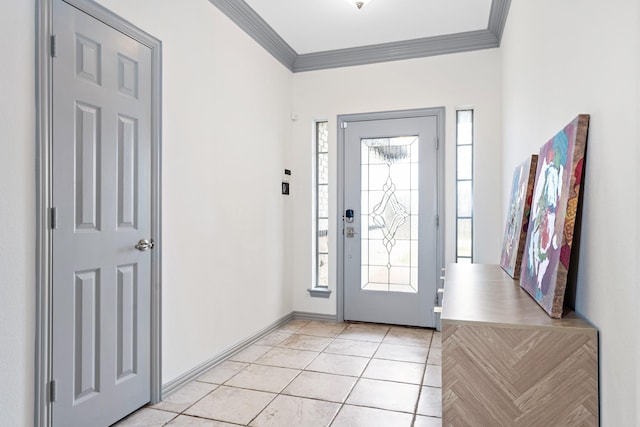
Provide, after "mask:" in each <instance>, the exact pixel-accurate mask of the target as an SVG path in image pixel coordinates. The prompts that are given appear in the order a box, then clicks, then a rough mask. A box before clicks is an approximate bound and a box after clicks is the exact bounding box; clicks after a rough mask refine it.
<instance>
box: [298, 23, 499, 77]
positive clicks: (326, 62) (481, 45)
mask: <svg viewBox="0 0 640 427" xmlns="http://www.w3.org/2000/svg"><path fill="white" fill-rule="evenodd" d="M498 46H499V43H498V39H497V38H496V36H495V35H494V34H492V33H490V32H489V31H488V30H479V31H469V32H465V33H457V34H447V35H444V36H436V37H426V38H422V39H415V40H403V41H400V42H393V43H382V44H376V45H370V46H362V47H354V48H348V49H338V50H331V51H326V52H317V53H308V54H304V55H298V57H297V59H296V62H295V63H294V65H293V72H294V73H297V72H301V71H313V70H323V69H327V68H339V67H350V66H353V65H364V64H374V63H379V62H388V61H399V60H402V59H413V58H423V57H427V56H435V55H445V54H449V53H459V52H468V51H472V50H480V49H490V48H493V47H498Z"/></svg>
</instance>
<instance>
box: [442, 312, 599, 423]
mask: <svg viewBox="0 0 640 427" xmlns="http://www.w3.org/2000/svg"><path fill="white" fill-rule="evenodd" d="M442 332H443V336H442V340H443V344H442V355H443V358H442V359H443V360H442V362H443V363H442V365H443V367H442V382H443V389H442V406H443V426H472V427H480V426H487V427H495V426H509V427H515V426H535V427H538V426H544V427H548V426H597V425H598V362H597V336H596V332H595V330H584V329H583V330H579V329H571V330H566V331H561V330H558V329H552V328H534V329H518V328H505V327H492V326H487V325H483V326H472V325H468V324H467V325H465V324H450V323H448V324H447V323H445V322H443V331H442Z"/></svg>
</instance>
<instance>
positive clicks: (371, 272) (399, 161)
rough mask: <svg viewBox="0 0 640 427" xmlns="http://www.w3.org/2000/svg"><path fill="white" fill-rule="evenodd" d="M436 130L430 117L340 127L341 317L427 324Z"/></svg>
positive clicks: (431, 320) (433, 255)
mask: <svg viewBox="0 0 640 427" xmlns="http://www.w3.org/2000/svg"><path fill="white" fill-rule="evenodd" d="M437 130H438V122H437V119H436V117H435V116H427V117H411V118H401V119H386V120H363V121H349V122H348V123H347V126H346V128H345V129H343V132H344V139H343V140H344V193H343V194H344V208H345V212H344V216H345V221H344V235H343V238H344V318H345V320H355V321H365V322H377V323H389V324H399V325H412V326H428V327H434V326H435V317H434V315H433V307H434V298H435V295H436V277H437V276H436V265H437V213H438V210H437V208H438V206H437V199H438V195H437V186H438V180H437V177H438V173H437V166H438V163H437V142H436V141H437ZM350 216H351V218H350Z"/></svg>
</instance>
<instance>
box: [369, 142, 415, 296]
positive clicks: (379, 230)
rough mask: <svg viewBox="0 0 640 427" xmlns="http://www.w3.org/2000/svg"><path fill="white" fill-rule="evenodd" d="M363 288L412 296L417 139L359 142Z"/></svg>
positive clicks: (413, 288) (413, 283)
mask: <svg viewBox="0 0 640 427" xmlns="http://www.w3.org/2000/svg"><path fill="white" fill-rule="evenodd" d="M361 144H362V145H361V170H362V182H361V204H362V221H361V231H360V232H361V242H362V251H361V254H360V255H361V260H362V275H361V277H362V279H361V280H362V282H361V287H362V289H366V290H370V291H384V292H412V293H415V292H417V289H418V200H419V198H418V166H419V164H418V154H419V153H418V146H419V144H418V137H417V136H401V137H394V138H377V139H362V140H361Z"/></svg>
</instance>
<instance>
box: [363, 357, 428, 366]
mask: <svg viewBox="0 0 640 427" xmlns="http://www.w3.org/2000/svg"><path fill="white" fill-rule="evenodd" d="M427 357H428V356H427ZM372 359H375V360H385V361H387V362H404V363H413V364H416V365H426V364H427V363H425V362H415V361H413V360H406V359H389V358H388V357H376V356H375V355H373V357H372Z"/></svg>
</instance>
